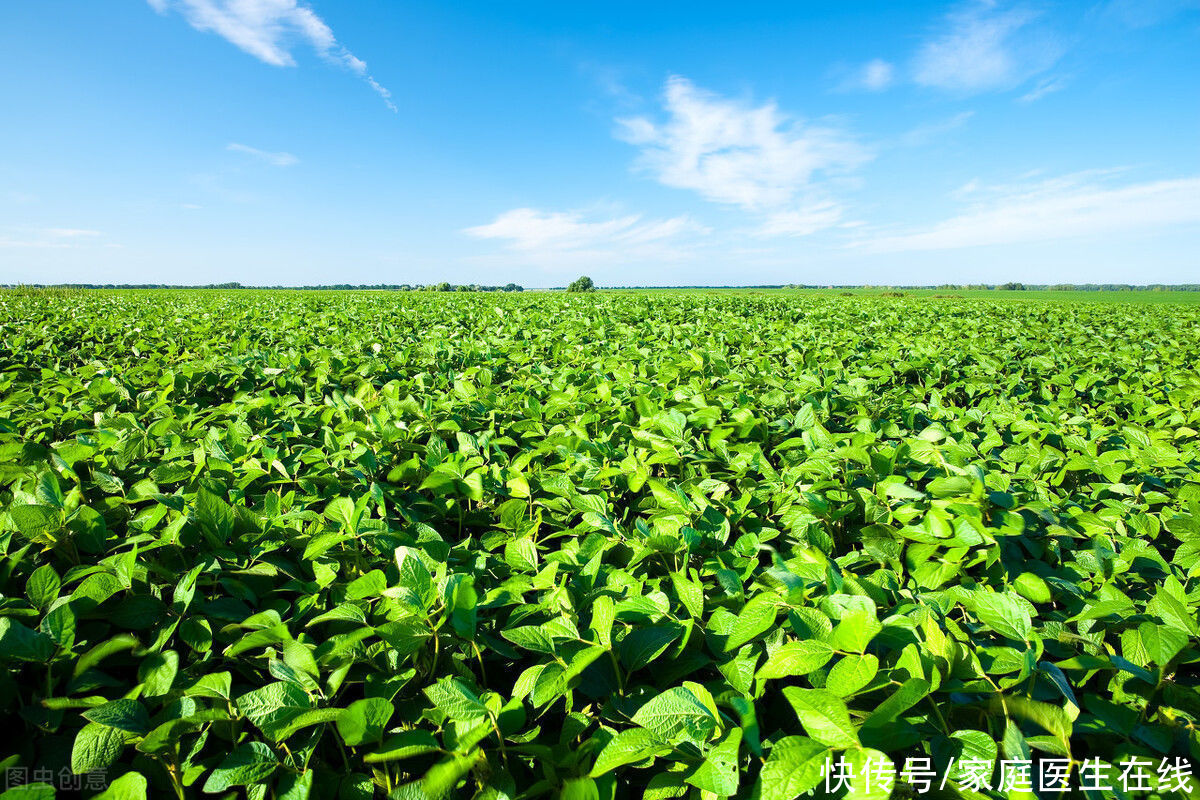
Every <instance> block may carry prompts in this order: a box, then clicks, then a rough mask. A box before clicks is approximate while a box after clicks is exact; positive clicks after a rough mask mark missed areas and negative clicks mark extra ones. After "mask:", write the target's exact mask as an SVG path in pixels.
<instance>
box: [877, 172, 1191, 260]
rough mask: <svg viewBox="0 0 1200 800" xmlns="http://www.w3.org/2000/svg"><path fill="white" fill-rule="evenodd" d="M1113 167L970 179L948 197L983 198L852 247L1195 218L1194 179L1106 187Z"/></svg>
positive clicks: (960, 241)
mask: <svg viewBox="0 0 1200 800" xmlns="http://www.w3.org/2000/svg"><path fill="white" fill-rule="evenodd" d="M1114 172H1115V171H1108V172H1085V173H1076V174H1073V175H1067V176H1064V177H1060V178H1054V179H1050V180H1043V181H1040V182H1038V183H1033V184H1026V185H1018V186H1001V187H993V188H991V189H985V188H980V187H979V185H978V183H977V182H975V181H972V182H971V183H970V184H968V185H967V186H965V187H963V188H961V189H959V190H958V191H957V192H955V193H954V196H957V197H960V198H961V197H964V196H965V197H976V196H979V195H982V196H983V198H982V199H977V200H975V201H973V202H972V203H971V204H970V206H969V207H968V208H967V209H966V210H965V211H964V212H963V213H961V214H958V215H956V216H953V217H951V218H949V219H946V220H944V221H942V222H939V223H937V224H935V225H932V226H929V227H926V228H918V229H914V230H910V231H907V232H902V233H898V234H891V235H883V236H876V237H875V238H871V239H864V240H862V241H860V242H858V243H857V244H856V245H854V246H855V247H857V248H860V249H862V250H865V251H867V252H874V253H895V252H903V251H910V250H953V249H958V248H964V247H978V246H981V245H1006V244H1016V243H1022V242H1044V241H1053V240H1058V239H1069V238H1076V237H1087V236H1092V237H1104V236H1107V235H1110V234H1116V233H1128V232H1131V231H1137V230H1143V229H1147V230H1148V229H1156V228H1162V227H1166V226H1170V225H1180V224H1189V223H1190V224H1196V223H1200V177H1191V178H1177V179H1173V180H1160V181H1150V182H1144V183H1127V184H1125V185H1121V186H1113V185H1111V182H1110V181H1108V180H1106V178H1107V177H1108V176H1111V175H1112V174H1114Z"/></svg>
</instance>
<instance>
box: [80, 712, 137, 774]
mask: <svg viewBox="0 0 1200 800" xmlns="http://www.w3.org/2000/svg"><path fill="white" fill-rule="evenodd" d="M124 749H125V737H124V736H123V735H122V733H121V731H119V730H117V729H116V728H110V727H109V726H107V725H101V724H99V723H96V722H89V723H88V724H87V725H84V726H83V727H82V728H80V729H79V732H78V733H77V734H75V743H74V744H73V745H72V747H71V771H72V772H74V773H75V774H76V775H81V774H83V773H85V772H98V771H102V770H106V769H108V768H109V767H111V766H112V765H113V764H115V763H116V762H117V759H118V758H120V756H121V751H122V750H124Z"/></svg>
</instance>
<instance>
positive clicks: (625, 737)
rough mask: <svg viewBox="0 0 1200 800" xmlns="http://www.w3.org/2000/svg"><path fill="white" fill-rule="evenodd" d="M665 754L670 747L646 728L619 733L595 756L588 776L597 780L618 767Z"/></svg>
mask: <svg viewBox="0 0 1200 800" xmlns="http://www.w3.org/2000/svg"><path fill="white" fill-rule="evenodd" d="M667 752H670V746H669V745H667V744H666V743H665V741H664V740H663V739H662V738H660V737H659V736H658V735H657V734H656V733H655V732H654V731H651V730H648V729H646V728H630V729H628V730H623V731H619V732H618V733H617V734H616V735H615V736H613V737H612V739H610V740H609V741H608V744H606V745H604V748H603V749H602V750H601V751H600V753H599V754H598V755H597V756H596V762H595V763H594V764H593V765H592V770H591V772H589V773H588V774H589V775H591V776H592V777H593V778H598V777H600V776H601V775H604V774H606V773H609V772H612V771H613V770H615V769H617V768H618V767H622V766H624V765H626V764H635V763H637V762H639V761H645V760H646V759H647V758H651V757H652V756H656V755H659V754H665V753H667Z"/></svg>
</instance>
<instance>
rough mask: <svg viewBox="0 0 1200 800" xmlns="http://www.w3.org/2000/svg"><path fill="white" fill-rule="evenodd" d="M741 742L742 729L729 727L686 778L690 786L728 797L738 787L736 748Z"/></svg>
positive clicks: (737, 748)
mask: <svg viewBox="0 0 1200 800" xmlns="http://www.w3.org/2000/svg"><path fill="white" fill-rule="evenodd" d="M741 743H742V729H741V728H731V729H730V730H729V732H728V733H727V734H725V737H724V738H723V739H722V740H721V741H720V742H718V743H717V744H716V745H715V746H713V748H712V749H711V750H709V751H708V755H707V756H705V758H704V762H703V763H701V764H700V766H699V767H697V768H696V770H695V771H693V772H692V773H691V774H690V775H688V776H687V778H686V780H687V782H688V783H690V784H691V785H692V786H695V787H696V788H697V789H700V790H702V791H705V792H711V793H713V794H715V795H717V796H718V797H729V796H730V795H732V794H734V793H735V792H737V789H738V774H739V769H738V767H739V762H738V750H739V748H740V746H741Z"/></svg>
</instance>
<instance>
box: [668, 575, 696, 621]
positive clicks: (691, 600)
mask: <svg viewBox="0 0 1200 800" xmlns="http://www.w3.org/2000/svg"><path fill="white" fill-rule="evenodd" d="M671 585H672V586H674V587H675V594H676V595H678V596H679V601H680V602H681V603H683V607H684V608H686V609H687V612H688V614H689V615H690V616H691V617H692V619H695V620H699V619H701V618H703V616H704V588H703V587H702V586H701V585H700V584H698V583H696V582H695V581H692V580H689V579H688V578H686V577H684V575H683V573H681V572H672V573H671Z"/></svg>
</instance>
